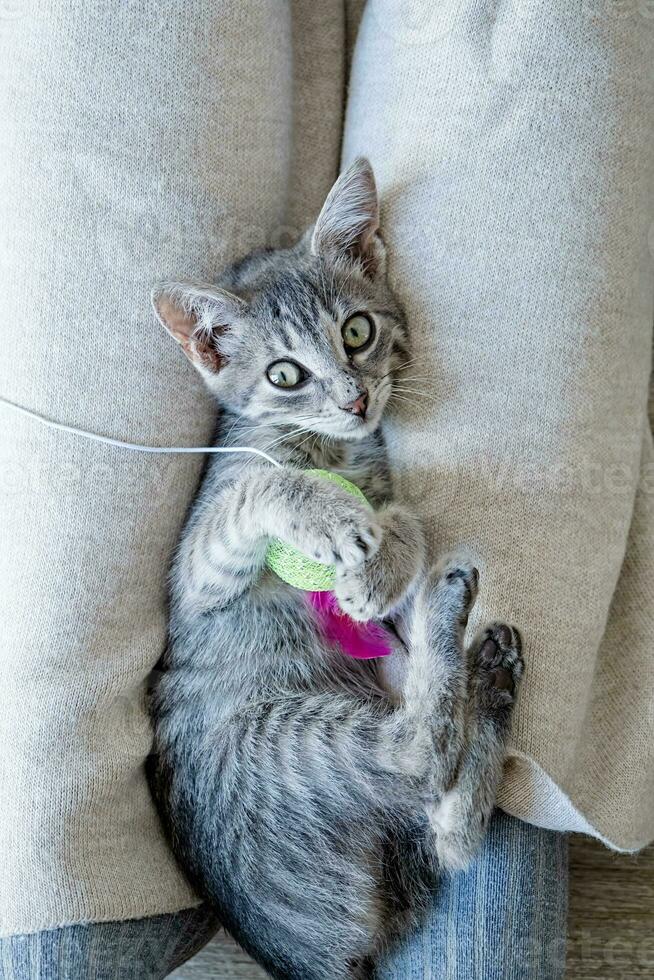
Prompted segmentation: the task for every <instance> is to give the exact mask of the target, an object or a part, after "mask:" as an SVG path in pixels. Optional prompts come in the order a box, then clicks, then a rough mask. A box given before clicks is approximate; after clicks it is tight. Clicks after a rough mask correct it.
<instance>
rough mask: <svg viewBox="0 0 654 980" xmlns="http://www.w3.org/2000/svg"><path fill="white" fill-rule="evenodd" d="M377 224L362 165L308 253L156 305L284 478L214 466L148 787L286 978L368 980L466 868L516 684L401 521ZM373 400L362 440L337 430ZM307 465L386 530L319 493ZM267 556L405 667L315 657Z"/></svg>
mask: <svg viewBox="0 0 654 980" xmlns="http://www.w3.org/2000/svg"><path fill="white" fill-rule="evenodd" d="M351 195H354V199H353V200H350V196H351ZM364 219H365V220H364ZM377 223H378V216H377V203H376V193H375V192H374V179H373V177H372V171H371V170H370V168H369V165H367V164H366V163H365V161H357V163H356V164H355V165H354V167H353V168H352V169H351V171H349V172H348V173H347V174H346V175H345V176H344V178H341V180H340V182H338V183H337V184H336V185H335V188H334V189H333V191H332V193H331V195H330V198H329V199H328V201H327V202H326V205H325V208H324V209H323V213H322V214H321V216H320V218H319V219H318V222H317V224H316V227H315V229H313V230H312V231H311V232H310V233H308V234H307V235H306V236H305V237H304V238H303V240H302V241H301V242H300V243H298V245H297V246H296V247H295V248H293V249H290V250H287V251H280V252H264V253H257V254H255V255H252V256H249V257H247V258H246V259H244V260H243V261H241V262H240V263H238V264H237V265H235V266H233V267H232V268H231V269H230V270H228V271H227V272H226V273H225V274H224V276H223V278H222V279H221V282H220V287H219V288H217V287H203V286H198V285H197V284H175V285H173V286H170V287H167V288H165V289H163V290H160V291H159V292H158V294H157V296H158V297H159V299H158V304H157V309H158V313H159V315H160V317H161V318H162V320H164V321H165V322H166V325H167V326H168V328H169V329H171V332H173V333H174V335H175V336H177V339H180V337H181V339H180V342H182V343H183V346H184V348H185V350H186V352H187V354H188V355H189V356H190V357H191V358H192V360H194V362H195V363H196V365H197V366H198V368H199V369H200V371H201V373H202V374H203V377H204V378H205V380H206V381H207V384H208V386H209V388H210V389H211V390H212V391H213V392H214V394H215V395H216V397H217V398H218V400H219V402H220V404H221V405H222V407H223V411H222V414H221V417H220V423H219V427H218V432H217V436H216V438H217V441H218V443H220V444H224V445H239V444H247V445H253V446H258V447H260V448H262V449H267V450H268V451H269V452H271V453H273V454H274V455H276V456H277V457H278V458H279V459H280V460H281V461H283V462H284V463H285V464H286V465H285V467H284V469H283V470H276V469H275V468H273V467H271V466H269V465H267V464H265V463H262V462H259V461H253V460H252V459H251V458H249V457H234V456H229V457H221V458H218V459H214V460H212V461H211V462H210V463H209V465H208V468H207V471H206V474H205V477H204V480H203V483H202V486H201V488H200V491H199V494H198V496H197V499H196V501H195V503H194V505H193V507H192V510H191V513H190V516H189V519H188V522H187V525H186V528H185V530H184V533H183V536H182V539H181V542H180V545H179V549H178V553H177V556H176V560H175V563H174V567H173V571H172V579H171V583H172V587H171V620H170V640H169V644H168V648H167V651H166V653H165V655H164V657H163V658H162V662H161V669H160V670H159V671H158V672H156V674H155V676H154V677H153V684H152V695H151V706H152V717H153V720H154V726H155V745H154V752H153V754H152V756H151V759H150V762H149V777H150V783H151V787H152V791H153V794H154V797H155V799H156V801H157V804H158V806H159V810H160V813H161V816H162V819H163V822H164V826H165V828H166V830H167V833H168V835H169V837H170V840H171V843H172V846H173V848H174V850H175V853H176V855H177V857H178V859H179V861H180V862H181V864H182V866H183V867H184V868H185V870H186V872H187V874H188V875H189V876H190V878H191V879H192V881H193V882H194V883H195V885H196V886H197V889H198V891H199V892H200V894H201V895H203V896H204V897H205V898H206V899H207V900H208V901H209V902H211V903H212V904H213V905H214V906H215V908H216V909H217V910H218V912H219V914H220V916H221V918H222V921H223V922H224V924H225V926H226V928H228V929H229V930H230V932H232V934H233V935H234V936H235V937H236V939H237V940H238V941H239V942H241V943H242V945H243V946H244V947H245V949H247V950H248V951H249V952H250V953H251V954H252V956H254V958H255V959H256V960H258V962H259V963H261V964H262V965H263V966H264V967H265V968H266V969H267V970H268V971H269V972H270V974H271V975H272V976H273V977H277V978H287V980H341V978H343V980H345V978H353V977H366V976H370V975H371V973H372V970H373V963H374V959H375V957H376V956H377V955H378V953H379V952H380V950H381V949H382V948H383V947H384V946H385V945H386V944H388V943H389V942H392V941H393V939H394V938H395V937H396V936H397V935H398V934H399V932H401V930H402V929H404V928H406V926H407V925H408V923H410V922H411V921H412V920H413V919H414V918H415V917H416V916H419V915H420V913H421V908H422V906H423V903H424V900H425V898H426V896H427V894H428V892H429V890H430V889H431V888H432V887H434V885H435V882H436V879H437V875H438V873H439V871H440V870H442V869H443V868H458V867H461V866H463V865H464V864H465V863H466V862H467V861H468V860H469V859H470V857H471V856H472V855H473V854H474V852H475V850H476V848H477V847H478V845H479V842H480V840H481V837H482V834H483V831H484V826H485V822H486V821H487V819H488V817H489V815H490V812H491V810H492V807H493V802H494V796H495V790H496V786H497V783H498V780H499V777H500V774H501V767H502V756H503V746H504V741H505V738H506V734H507V730H508V726H509V721H510V714H511V708H512V705H513V701H514V695H515V690H516V687H517V682H518V680H519V678H520V674H521V666H522V661H521V658H520V642H519V637H518V635H517V633H516V631H515V630H512V629H511V628H510V627H507V626H504V625H502V624H496V625H494V626H491V627H489V628H488V629H487V630H486V631H484V633H483V634H482V635H481V636H480V637H478V638H477V640H476V641H475V643H474V644H473V646H472V647H471V648H470V649H469V650H468V651H464V650H463V631H464V626H465V623H466V621H467V616H468V613H469V610H470V607H471V605H472V603H473V602H474V599H475V595H476V591H477V584H478V576H477V572H476V570H475V569H474V568H472V567H471V566H470V565H469V564H468V563H466V562H465V561H458V560H455V559H450V560H445V561H444V562H442V563H441V565H440V566H439V567H438V568H436V569H428V568H427V567H426V559H425V546H424V541H423V536H422V531H421V528H420V525H419V522H418V520H417V519H416V518H415V517H414V516H413V515H412V514H411V513H409V512H408V511H406V510H405V509H404V508H402V507H400V506H399V505H398V504H395V503H393V502H392V501H391V487H390V481H389V477H388V469H387V464H386V457H385V452H384V445H383V440H382V438H381V435H380V431H379V420H380V418H381V415H382V412H383V410H384V407H385V405H386V403H387V401H388V399H389V397H390V396H391V395H392V380H393V377H394V375H395V373H396V371H397V370H398V369H399V367H400V365H401V364H402V362H403V361H404V360H405V359H406V356H407V349H408V339H407V331H406V328H405V325H404V321H403V317H402V313H401V310H400V309H399V307H398V304H397V302H396V301H395V299H394V297H393V296H392V294H391V292H390V289H389V287H388V285H387V282H386V279H385V274H384V260H383V245H382V243H381V239H380V238H379V235H378V227H377ZM161 297H166V299H165V301H162V300H161ZM173 308H174V309H176V310H177V311H178V312H177V313H174V314H171V312H170V311H171V309H173ZM362 311H365V312H366V313H367V314H368V315H369V316H370V317H371V318H372V319H373V321H374V324H375V327H376V339H375V342H374V344H372V345H371V347H370V348H369V349H368V350H366V351H365V352H363V353H361V354H357V355H354V356H348V355H347V352H346V351H345V350H344V348H343V343H342V338H341V325H342V323H343V321H344V319H346V318H347V317H348V316H350V315H352V313H356V312H362ZM187 321H188V324H189V327H188V329H187V327H186V326H185V325H184V324H185V323H186V322H187ZM171 323H172V325H173V326H174V329H172V327H171ZM180 323H181V324H182V326H181V328H180V326H179V325H180ZM198 331H201V332H202V336H201V337H200V341H201V343H199V344H198V343H196V341H197V340H198V337H199V334H198ZM207 344H209V345H213V347H212V349H211V350H209V353H208V354H207ZM203 345H204V346H203ZM291 356H292V358H293V359H294V360H297V361H298V362H300V363H301V364H302V365H303V366H304V367H305V368H306V369H307V370H308V371H309V372H310V381H308V382H307V384H305V385H304V386H303V387H302V388H301V389H299V390H297V391H290V392H280V391H279V390H275V389H274V388H273V387H272V386H271V385H270V383H269V382H268V381H267V380H266V379H265V368H266V365H267V364H268V363H269V362H270V361H271V360H275V359H277V358H280V357H291ZM363 388H366V389H367V391H368V392H369V396H370V404H369V411H368V416H367V418H365V419H363V418H356V417H354V416H352V415H351V414H349V413H348V412H345V411H343V406H344V405H345V404H346V403H347V402H348V401H349V400H350V399H351V397H352V394H353V392H355V391H359V390H361V389H363ZM300 420H302V421H301V422H300ZM298 430H299V431H298ZM225 459H226V460H227V462H225ZM315 466H318V467H326V468H328V469H332V470H334V471H336V472H338V473H341V474H342V475H343V476H345V477H347V478H348V479H351V480H352V481H353V482H355V483H356V484H357V485H358V486H360V487H361V489H362V490H363V491H364V493H365V494H366V496H367V498H368V499H369V500H370V502H371V503H372V504H373V506H374V508H375V511H374V512H372V511H371V510H370V509H369V508H367V507H366V506H365V505H363V504H360V503H358V502H357V501H356V500H354V499H353V498H352V497H351V496H349V495H348V494H346V493H345V492H344V491H342V490H341V489H340V488H339V487H338V486H336V485H333V484H331V483H327V482H326V481H321V480H319V479H316V478H315V477H312V476H310V475H309V474H307V473H306V472H304V471H305V470H306V469H307V468H310V467H315ZM271 536H281V537H282V538H284V539H285V540H288V541H290V542H291V543H293V544H296V545H297V546H298V547H300V548H301V549H302V550H303V551H305V552H307V553H309V554H312V555H314V556H315V557H317V558H318V559H319V560H322V561H328V562H333V563H334V564H335V565H336V568H337V584H336V591H337V594H338V596H339V599H340V601H341V604H342V605H343V606H344V607H345V608H347V610H348V611H349V612H350V614H351V615H353V616H356V617H359V618H361V619H366V618H374V617H379V618H382V617H383V618H385V619H386V621H387V622H388V623H389V625H390V626H391V627H392V628H393V630H394V631H395V635H396V637H397V649H396V652H395V653H394V654H393V655H392V656H391V657H390V658H388V659H387V660H386V661H384V662H383V669H382V667H380V666H379V665H378V664H376V663H375V662H363V661H354V660H351V659H349V658H345V657H343V656H342V655H341V654H340V653H339V652H338V651H335V650H333V649H331V648H329V647H328V646H327V645H326V644H325V642H323V641H322V640H321V639H320V636H319V632H318V630H317V629H316V623H315V620H314V618H313V617H314V612H313V610H312V609H311V608H310V607H309V606H308V604H307V603H306V601H305V599H304V597H303V595H302V593H300V592H299V591H297V590H294V589H292V588H291V587H290V586H287V585H285V584H284V583H283V582H281V581H280V580H279V579H277V578H276V577H275V576H274V575H273V574H272V573H270V572H268V571H267V570H266V568H265V564H264V562H265V551H266V545H267V541H268V540H269V538H270V537H271Z"/></svg>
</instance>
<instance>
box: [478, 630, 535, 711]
mask: <svg viewBox="0 0 654 980" xmlns="http://www.w3.org/2000/svg"><path fill="white" fill-rule="evenodd" d="M475 660H476V668H477V672H478V677H479V680H480V682H481V683H482V685H483V686H484V687H485V688H486V689H487V690H488V691H489V692H493V693H494V694H495V695H496V696H497V697H499V698H500V699H501V700H504V701H507V700H508V701H513V699H514V698H515V695H516V692H517V689H518V685H519V683H520V680H521V678H522V674H523V672H524V667H525V664H524V660H523V659H522V640H521V638H520V633H519V632H518V630H517V629H516V628H515V626H507V625H506V623H492V624H491V625H490V626H488V627H487V628H486V629H485V630H484V631H483V633H482V635H481V637H480V638H479V640H478V641H477V649H476V656H475Z"/></svg>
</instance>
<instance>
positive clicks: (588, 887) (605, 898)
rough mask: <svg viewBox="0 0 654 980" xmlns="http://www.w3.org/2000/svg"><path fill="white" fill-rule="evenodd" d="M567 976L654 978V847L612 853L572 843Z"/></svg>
mask: <svg viewBox="0 0 654 980" xmlns="http://www.w3.org/2000/svg"><path fill="white" fill-rule="evenodd" d="M570 862H571V868H570V871H571V873H570V916H569V930H568V931H569V942H568V980H644V978H647V980H653V978H654V847H650V848H648V849H647V850H646V851H644V852H643V853H641V854H639V855H637V856H635V857H634V856H631V855H629V856H627V855H624V854H613V853H612V852H611V851H608V850H607V849H606V848H605V847H603V846H602V845H601V844H598V843H597V842H596V841H593V840H588V839H585V838H577V839H574V840H573V841H572V842H571V845H570Z"/></svg>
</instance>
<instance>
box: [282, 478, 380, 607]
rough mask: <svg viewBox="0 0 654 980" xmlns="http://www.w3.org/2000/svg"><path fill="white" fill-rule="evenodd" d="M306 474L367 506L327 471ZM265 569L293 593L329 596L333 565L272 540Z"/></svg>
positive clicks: (346, 483)
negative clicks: (298, 591) (330, 484)
mask: <svg viewBox="0 0 654 980" xmlns="http://www.w3.org/2000/svg"><path fill="white" fill-rule="evenodd" d="M307 473H310V474H311V475H312V476H319V477H322V478H323V479H325V480H331V481H332V483H337V484H338V485H339V487H342V489H343V490H347V492H348V493H351V494H352V496H353V497H358V498H359V500H363V501H364V502H365V503H367V502H368V501H367V500H366V498H365V497H364V495H363V494H362V493H361V491H360V490H359V488H358V487H357V486H355V485H354V483H350V481H349V480H346V479H345V477H342V476H339V475H338V474H337V473H330V472H329V471H328V470H307ZM266 565H267V566H268V568H270V569H272V571H273V572H275V574H276V575H278V576H279V577H280V578H281V579H283V580H284V582H288V584H289V585H294V586H295V588H296V589H304V591H305V592H331V590H332V589H333V588H334V566H333V565H323V563H322V562H320V561H316V560H315V559H314V558H307V556H306V555H304V554H302V552H301V551H298V550H297V548H294V547H293V546H292V545H290V544H286V543H285V542H284V541H279V540H278V539H275V540H273V541H271V542H270V545H269V547H268V551H267V553H266Z"/></svg>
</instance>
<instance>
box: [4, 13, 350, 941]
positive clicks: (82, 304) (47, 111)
mask: <svg viewBox="0 0 654 980" xmlns="http://www.w3.org/2000/svg"><path fill="white" fill-rule="evenodd" d="M300 44H301V47H299V46H300ZM294 49H296V50H295V51H294ZM342 52H343V13H342V9H341V3H340V0H339V2H338V3H336V2H324V0H321V4H319V5H317V4H315V3H313V0H295V2H294V3H292V4H285V3H284V4H282V3H280V2H279V0H257V2H248V3H241V2H240V0H224V2H221V0H198V2H193V3H188V2H187V0H175V2H172V0H171V2H168V0H167V2H166V3H159V2H158V0H150V2H139V3H122V4H120V5H115V4H106V3H102V2H100V0H98V2H90V0H61V2H59V0H38V2H37V0H17V2H15V3H0V100H1V102H0V119H2V124H3V138H2V140H1V141H0V182H1V192H0V236H1V237H0V242H1V246H0V248H1V251H0V262H1V263H2V266H1V273H0V278H1V281H2V314H3V315H2V358H1V359H0V392H1V393H2V394H3V395H4V396H6V397H8V398H11V399H12V400H14V401H16V402H19V403H20V404H22V405H26V406H30V407H32V408H34V409H36V410H38V411H41V412H43V413H45V414H47V415H49V416H51V417H53V418H56V419H59V420H61V421H64V422H69V423H72V424H76V425H80V426H83V427H86V428H89V429H92V430H94V431H97V432H100V433H105V434H109V435H113V436H117V437H121V438H123V439H129V440H133V441H136V442H143V443H149V444H159V445H166V444H167V445H182V444H186V445H193V444H195V445H198V444H200V445H202V444H204V443H205V442H206V440H207V439H208V438H209V436H210V432H211V418H212V410H211V407H210V405H209V403H208V401H207V399H206V397H205V395H204V393H203V391H202V389H201V387H200V385H199V384H198V383H197V381H196V375H195V373H194V372H193V371H192V369H190V368H189V367H188V365H187V364H186V362H185V360H184V358H180V356H179V351H178V350H177V348H176V346H175V345H174V344H171V342H170V340H169V338H167V337H166V336H165V335H164V333H163V331H162V330H161V328H160V327H158V326H157V324H156V323H155V321H154V318H153V317H152V315H151V312H150V309H149V299H148V296H149V291H150V288H151V286H152V284H153V282H155V281H156V280H157V279H159V278H161V277H162V276H165V275H179V274H187V275H200V276H206V275H211V274H212V273H214V272H215V271H216V270H217V269H218V268H219V266H220V265H221V264H222V263H223V262H225V261H227V260H228V259H229V258H230V257H233V256H235V255H236V254H238V253H242V252H244V251H246V250H247V249H249V248H250V247H253V246H255V245H257V244H263V243H264V241H268V242H271V243H276V242H278V241H284V240H285V238H288V237H289V236H290V235H293V234H295V232H296V230H297V229H298V228H300V227H301V226H303V225H304V224H305V223H306V222H307V221H308V220H309V219H310V217H311V216H312V215H313V214H314V213H315V212H316V210H317V209H318V208H319V206H320V203H321V201H322V199H323V198H324V195H325V194H326V192H327V190H328V188H329V186H330V184H331V181H332V180H333V178H334V177H335V174H336V172H337V169H338V152H339V144H340V134H341V130H342V93H343V75H342V71H343V61H344V59H343V53H342ZM289 201H292V202H293V203H292V207H291V206H290V205H289V206H288V207H287V202H289ZM289 226H290V227H289ZM0 427H1V433H2V443H1V445H0V473H1V474H2V492H1V493H0V526H1V527H2V546H1V548H0V586H1V587H0V622H1V623H2V627H1V629H2V644H1V648H0V657H1V661H0V674H1V676H2V682H1V683H0V933H1V934H8V933H13V932H23V931H29V930H36V929H39V928H42V927H48V926H53V925H57V924H63V923H68V922H76V921H83V920H88V919H93V920H106V919H116V918H123V917H125V918H127V917H134V916H141V915H146V914H148V913H155V912H165V911H169V910H176V909H179V908H181V907H183V906H188V905H191V904H193V903H194V902H195V901H196V899H195V897H194V895H193V893H192V891H191V890H190V888H189V886H188V885H187V884H186V882H185V881H184V880H183V878H182V876H181V874H180V873H179V871H178V870H177V868H176V866H175V864H174V862H173V859H172V857H171V856H170V854H169V851H168V848H167V846H166V844H165V842H164V840H163V838H162V835H161V833H160V830H159V826H158V822H157V818H156V814H155V812H154V809H153V807H152V804H151V801H150V798H149V795H148V791H147V787H146V783H145V779H144V776H143V768H142V766H143V761H144V758H145V756H146V754H147V752H148V748H149V744H150V733H149V730H148V725H147V721H146V717H145V714H144V711H143V690H144V681H145V678H146V675H147V673H148V672H149V670H150V669H151V668H152V667H153V665H154V664H155V662H156V660H157V658H158V656H159V654H160V652H161V649H162V645H163V642H164V635H165V607H164V592H165V572H166V568H167V564H168V561H169V557H170V553H171V549H172V546H173V543H174V541H175V539H176V537H177V535H178V532H179V528H180V523H181V521H182V519H183V515H184V511H185V508H186V506H187V504H188V502H189V500H190V498H191V495H192V493H193V489H194V486H195V483H196V480H197V476H198V473H199V468H200V466H201V458H200V457H197V458H189V457H152V456H139V455H134V454H130V453H128V452H126V451H123V450H119V449H110V448H108V447H103V446H98V445H97V444H93V443H89V442H86V441H82V440H79V439H76V438H74V437H72V436H68V435H63V434H60V433H54V432H52V431H49V430H46V429H43V428H41V427H40V426H39V425H38V424H36V423H34V422H30V421H27V420H24V419H21V418H18V417H16V416H13V415H10V414H9V413H8V410H7V409H5V408H3V407H2V406H0Z"/></svg>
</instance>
